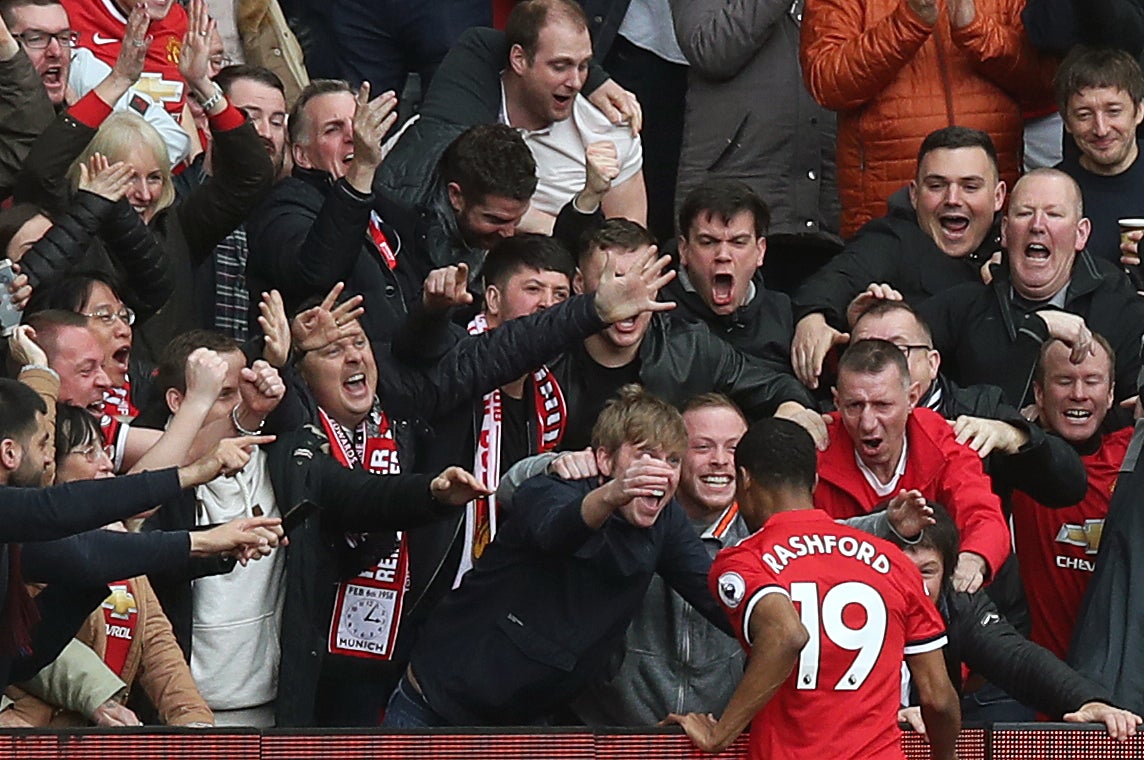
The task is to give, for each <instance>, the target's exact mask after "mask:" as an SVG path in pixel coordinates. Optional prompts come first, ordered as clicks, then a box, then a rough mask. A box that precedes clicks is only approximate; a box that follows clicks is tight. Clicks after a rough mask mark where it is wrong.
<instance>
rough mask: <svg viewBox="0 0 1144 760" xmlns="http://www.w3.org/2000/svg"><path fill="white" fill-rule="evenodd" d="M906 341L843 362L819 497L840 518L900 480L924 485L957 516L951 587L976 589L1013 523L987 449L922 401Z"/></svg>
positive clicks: (877, 501) (870, 346)
mask: <svg viewBox="0 0 1144 760" xmlns="http://www.w3.org/2000/svg"><path fill="white" fill-rule="evenodd" d="M919 393H920V391H919V388H918V386H917V384H916V383H912V382H911V381H910V370H909V366H908V364H907V363H906V357H905V355H904V354H903V352H902V350H901V349H899V348H898V347H897V346H895V345H894V344H893V343H888V342H886V341H883V340H863V341H858V342H857V343H854V344H853V345H851V346H850V347H849V348H848V349H847V350H846V353H844V354H843V355H842V359H841V360H840V361H839V365H838V385H837V387H836V388H835V389H834V405H835V406H836V407H837V409H838V413H837V414H834V415H832V416H831V421H830V423H829V425H828V429H829V433H830V445H829V446H828V447H827V448H826V450H825V451H822V452H820V453H819V455H818V475H819V482H818V486H817V488H815V491H814V503H815V505H816V506H817V507H818V508H819V509H821V510H823V511H824V512H826V513H827V514H829V515H830V516H831V517H834V518H839V519H841V518H846V517H853V516H854V515H861V514H866V513H868V512H874V511H877V510H878V509H880V508H881V507H883V506H884V505H885V501H886V500H887V499H889V498H890V497H891V496H893V495H895V494H897V493H899V492H900V491H901V490H903V489H907V490H908V489H917V490H919V491H921V493H922V494H923V495H924V496H925V497H926V498H927V499H930V500H931V501H936V502H938V503H939V504H943V505H945V507H946V508H947V509H948V510H949V511H950V514H952V515H953V519H954V521H955V522H956V523H957V527H958V530H959V531H961V536H962V551H961V554H960V555H959V557H958V562H957V567H956V569H955V570H954V575H953V582H954V588H956V589H957V590H958V591H976V590H977V589H978V588H980V587H981V586H982V584H983V583H984V582H985V581H986V580H987V579H989V578H990V577H991V576H992V574H993V573H995V572H996V571H997V569H998V568H1000V567H1001V565H1002V564H1003V563H1004V562H1005V558H1006V557H1007V556H1008V555H1009V529H1008V527H1007V526H1006V525H1005V518H1004V516H1003V515H1002V513H1001V500H1000V499H999V498H998V497H997V495H996V494H994V493H993V491H992V490H991V487H990V482H989V478H988V477H987V476H986V475H985V472H984V470H983V469H982V467H981V458H980V457H979V456H978V455H977V453H976V452H974V451H973V450H972V449H970V448H969V447H968V446H964V445H962V444H959V443H958V442H957V439H956V437H955V435H954V433H953V431H952V429H951V428H950V426H949V423H947V422H946V421H945V420H944V419H943V418H942V417H941V415H939V414H937V413H936V412H932V411H930V410H929V409H915V408H914V406H915V405H916V404H917V401H918V395H919Z"/></svg>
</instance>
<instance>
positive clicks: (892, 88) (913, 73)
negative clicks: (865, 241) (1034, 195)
mask: <svg viewBox="0 0 1144 760" xmlns="http://www.w3.org/2000/svg"><path fill="white" fill-rule="evenodd" d="M1024 5H1025V0H806V6H805V9H804V15H803V20H802V48H801V60H802V70H803V77H804V78H805V80H806V85H807V88H808V89H809V90H810V93H811V95H813V96H814V98H815V100H817V101H818V102H819V103H821V104H822V105H823V106H825V107H826V108H830V109H832V110H834V111H837V112H838V194H839V198H840V200H841V202H842V230H841V232H842V236H843V237H844V238H848V237H850V236H851V235H853V234H854V233H855V232H856V231H857V230H858V228H859V227H861V226H862V225H863V224H864V223H866V222H867V221H869V220H870V219H873V218H874V217H878V216H882V215H884V214H885V213H886V198H888V197H889V196H890V195H891V194H892V193H893V192H895V191H896V190H898V189H900V188H901V187H902V186H903V185H905V184H906V183H907V182H909V181H910V179H912V178H913V171H914V157H915V155H916V154H917V149H918V145H919V144H920V143H921V141H922V138H924V137H925V136H926V135H927V134H929V133H930V132H932V131H934V130H935V129H939V128H941V127H945V126H951V125H955V124H956V125H960V126H967V127H974V128H976V129H980V130H982V131H985V132H987V133H988V134H989V135H990V136H991V137H992V138H993V140H994V142H995V143H996V145H997V154H998V158H999V163H1000V168H1001V177H1002V179H1004V180H1005V182H1006V184H1007V185H1008V186H1009V187H1012V184H1013V181H1014V180H1015V179H1016V177H1017V167H1018V166H1019V159H1020V153H1021V133H1022V123H1023V122H1022V118H1021V107H1022V104H1025V103H1028V102H1030V101H1033V100H1036V99H1039V98H1041V97H1042V96H1043V95H1044V94H1045V93H1046V92H1047V91H1048V89H1049V85H1050V82H1051V79H1052V74H1053V67H1054V61H1053V60H1051V59H1049V58H1047V57H1043V56H1041V55H1039V54H1038V53H1037V52H1036V51H1034V50H1033V48H1032V47H1031V46H1030V44H1029V41H1028V39H1027V37H1026V35H1025V31H1024V27H1023V26H1022V24H1021V9H1022V8H1023V7H1024Z"/></svg>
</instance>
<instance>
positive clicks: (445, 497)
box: [148, 331, 480, 726]
mask: <svg viewBox="0 0 1144 760" xmlns="http://www.w3.org/2000/svg"><path fill="white" fill-rule="evenodd" d="M204 345H205V346H207V347H208V348H212V349H213V350H216V351H218V352H219V354H220V355H221V356H222V357H223V359H224V360H225V361H226V362H227V365H228V368H227V377H226V380H225V382H224V383H223V389H222V391H221V393H220V394H219V396H218V400H217V401H216V402H215V403H214V405H212V407H211V408H210V410H209V411H208V412H207V414H206V416H205V420H204V423H203V426H202V428H201V429H200V431H199V433H198V435H196V437H195V439H194V441H193V442H192V444H191V446H190V450H189V452H188V455H189V456H195V455H196V454H197V453H198V452H199V451H200V450H202V449H204V448H208V447H210V446H211V445H212V443H213V441H214V440H215V439H216V438H217V437H219V436H220V435H226V434H228V433H229V431H231V430H234V429H237V428H238V423H237V421H236V420H238V419H239V417H238V415H237V414H236V411H237V407H236V398H237V387H238V385H239V383H240V378H241V377H242V376H243V374H244V373H249V370H247V369H246V367H245V365H246V362H245V358H244V357H243V355H242V352H241V351H240V350H239V346H238V344H237V343H235V342H234V341H232V340H229V339H226V338H224V337H223V336H220V335H217V334H212V333H207V332H204V331H194V332H191V333H187V334H185V335H183V336H180V337H179V338H178V339H177V340H176V341H174V342H172V344H171V345H170V346H169V347H168V352H167V355H166V356H165V357H164V360H163V361H162V362H161V363H160V366H159V374H158V378H157V381H156V382H157V384H158V385H159V387H160V389H161V390H162V391H163V393H164V395H165V398H166V400H167V404H168V407H169V408H170V409H171V410H172V411H175V410H177V409H179V408H180V407H181V406H182V403H183V400H184V398H185V395H184V394H185V391H184V388H185V379H184V367H185V366H186V358H187V356H188V355H189V354H190V353H191V351H193V350H194V349H196V348H198V347H200V346H204ZM274 379H276V378H268V377H266V376H264V377H263V378H262V379H261V380H260V381H259V384H260V387H259V390H260V392H262V393H263V394H264V395H266V396H267V397H268V398H271V399H273V398H280V397H281V395H282V393H283V392H284V387H283V386H282V385H281V383H280V382H272V380H274ZM240 432H241V431H240ZM327 452H328V448H326V442H325V439H324V438H323V437H322V435H321V433H320V432H318V431H316V430H314V429H313V428H310V427H304V428H302V429H300V430H298V431H295V432H292V433H289V434H285V435H282V436H280V437H279V438H278V440H277V441H276V442H275V443H272V444H270V445H269V446H265V447H255V448H254V449H253V450H252V452H251V461H250V463H249V464H248V465H247V466H246V467H245V468H243V470H242V471H241V472H239V473H236V474H235V475H234V476H233V477H231V478H227V479H221V478H216V479H215V480H213V481H211V482H210V483H207V484H204V485H203V486H201V487H200V488H198V489H196V490H195V492H193V493H188V494H184V495H183V496H181V497H180V498H178V499H176V500H173V501H171V502H169V503H167V504H166V505H165V506H164V508H162V509H160V510H159V512H158V513H157V514H156V515H155V516H154V517H152V518H150V520H149V522H148V524H149V525H150V526H153V527H158V528H162V529H167V530H169V529H187V528H191V527H193V526H196V525H202V524H210V523H214V522H218V521H220V520H225V519H229V518H230V517H233V516H237V515H253V514H263V515H268V516H284V515H286V514H287V513H289V512H290V510H291V509H292V508H295V507H298V506H299V505H303V504H304V503H306V502H313V504H315V505H317V506H318V508H319V509H320V510H321V511H320V512H318V513H317V514H316V515H312V516H310V517H307V518H305V519H300V521H299V522H298V524H296V525H292V526H291V527H292V531H291V533H290V539H291V542H290V549H289V551H287V552H283V551H276V552H274V553H273V554H272V555H271V556H270V557H269V558H267V559H266V560H264V561H263V562H261V563H259V564H258V565H257V566H254V567H253V568H251V567H247V568H241V570H239V571H235V572H233V573H230V574H227V575H225V576H209V577H202V578H198V579H197V580H195V583H194V585H193V586H192V584H191V580H192V578H191V577H188V576H187V575H186V574H172V575H168V576H166V577H159V576H157V575H153V576H152V582H153V585H154V586H155V590H156V592H157V593H158V594H159V597H160V600H161V601H162V603H163V607H164V609H165V610H166V612H167V615H168V617H169V618H170V619H171V624H172V627H173V629H174V632H175V636H176V638H177V639H178V641H179V644H180V646H181V647H182V648H183V651H184V654H185V655H186V656H187V657H188V659H189V660H190V662H191V670H192V674H193V675H194V676H195V680H196V682H197V683H198V685H199V690H200V691H201V692H202V694H203V696H204V698H205V699H206V700H207V703H208V704H209V705H210V706H211V708H212V710H214V712H215V716H216V721H220V722H221V723H222V724H227V725H273V724H275V723H276V724H277V725H280V726H295V725H309V724H310V723H312V721H313V713H314V709H315V705H314V699H315V691H316V684H317V681H318V674H319V669H320V667H321V661H322V658H321V655H320V653H321V652H323V651H325V649H326V639H327V636H328V634H329V620H330V615H331V614H332V606H333V602H334V599H333V590H334V588H335V587H336V584H337V581H338V578H339V576H338V573H339V569H340V567H341V566H340V564H339V560H340V555H341V553H342V546H344V540H343V539H341V536H342V534H343V533H345V532H346V531H354V532H362V531H371V530H372V531H379V532H391V531H392V530H393V529H395V528H398V527H412V526H413V525H416V524H423V523H426V522H431V521H433V520H435V519H440V518H442V517H446V516H448V515H449V514H451V513H453V512H454V511H455V505H457V504H463V503H464V502H465V501H468V500H469V499H471V498H473V495H474V493H475V492H476V491H478V490H480V489H479V487H478V486H477V485H476V483H475V481H473V479H472V476H471V475H468V474H467V473H465V472H463V471H462V470H460V469H459V468H449V469H447V470H445V471H444V472H442V473H441V474H440V475H439V476H437V477H433V476H430V475H413V474H401V475H394V476H392V477H376V476H374V475H371V474H370V473H368V472H362V471H355V470H349V469H346V468H344V467H342V466H341V465H340V464H339V463H338V462H337V461H335V460H334V459H333V458H331V457H330V456H329V455H328V453H327ZM302 509H303V513H305V512H306V509H307V508H306V507H303V508H302ZM200 575H201V573H200ZM368 612H369V610H368V609H363V610H362V614H363V615H364V614H368Z"/></svg>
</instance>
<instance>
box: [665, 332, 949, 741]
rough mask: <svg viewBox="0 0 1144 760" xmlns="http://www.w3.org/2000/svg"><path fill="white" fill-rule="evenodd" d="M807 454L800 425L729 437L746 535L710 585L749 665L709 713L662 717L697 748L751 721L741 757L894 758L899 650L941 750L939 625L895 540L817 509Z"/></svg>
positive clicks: (943, 713)
mask: <svg viewBox="0 0 1144 760" xmlns="http://www.w3.org/2000/svg"><path fill="white" fill-rule="evenodd" d="M900 355H901V354H900V353H899V356H900ZM815 456H816V455H815V447H814V443H813V441H812V440H811V438H810V436H809V434H807V433H806V431H804V430H803V429H802V428H800V427H798V426H797V425H796V424H795V423H793V422H790V421H787V420H781V419H768V420H763V421H762V422H760V423H757V424H756V425H754V426H752V428H751V429H750V430H749V431H748V432H747V434H746V436H744V437H743V439H742V440H741V441H740V442H739V445H738V447H737V448H736V450H735V464H736V469H737V473H738V478H737V488H736V497H737V500H738V504H739V511H740V514H741V515H742V516H743V519H744V520H745V521H746V522H747V526H748V527H749V528H751V529H754V530H757V532H756V533H755V534H754V535H752V536H750V537H749V538H746V539H744V540H743V541H741V542H740V543H739V544H738V545H736V546H735V547H733V548H730V549H725V550H723V551H722V552H720V553H719V555H718V556H717V557H716V558H715V564H714V565H713V566H712V568H711V574H710V576H709V578H710V581H709V582H710V587H711V591H712V593H713V594H714V595H715V596H716V597H717V598H718V599H719V602H720V604H721V605H722V607H723V609H724V611H725V612H726V613H727V616H728V617H729V618H730V620H731V624H732V626H733V627H734V628H735V630H736V633H737V634H738V636H739V639H740V642H741V643H742V645H743V647H744V649H746V650H747V651H748V653H749V654H748V656H747V666H746V669H745V671H744V673H743V678H742V680H741V681H740V682H739V686H738V687H737V688H736V689H735V693H734V694H733V695H732V697H731V701H730V702H729V703H728V705H727V709H726V710H725V711H724V712H723V715H722V717H721V718H720V719H719V720H718V721H716V720H715V719H714V718H713V717H711V716H710V715H700V714H698V713H689V714H687V715H671V716H669V717H668V721H669V722H675V723H679V724H681V725H682V726H683V727H684V729H685V730H686V731H687V734H688V736H689V737H691V739H692V741H693V742H695V744H696V745H697V746H699V747H700V748H701V749H703V750H705V751H708V752H718V751H721V750H722V749H724V748H726V747H727V746H728V745H729V744H730V743H731V742H732V741H734V740H735V738H736V737H737V736H738V735H739V734H740V733H741V732H742V730H743V729H744V728H745V727H746V726H747V724H748V722H749V723H750V724H751V734H750V750H749V754H748V757H749V758H751V759H752V760H761V758H768V760H780V759H781V758H804V757H829V758H902V757H904V755H903V754H902V750H901V746H900V733H899V730H898V725H897V710H898V704H899V700H900V697H901V664H902V658H903V655H904V656H905V659H906V664H907V665H908V666H909V669H910V673H911V676H912V678H913V683H914V684H915V685H916V686H917V689H918V693H919V695H920V698H921V703H922V714H923V715H924V716H925V720H926V725H927V726H928V728H929V737H930V740H931V742H932V745H933V746H932V756H933V757H934V758H953V757H955V756H956V755H955V752H954V741H955V740H956V738H957V733H958V730H959V728H960V725H961V713H960V709H959V706H958V699H957V693H956V692H955V691H954V689H953V685H952V684H951V683H950V681H949V675H948V674H947V673H946V669H945V661H944V658H943V655H942V647H944V646H945V644H946V637H945V624H944V623H943V622H942V619H941V616H940V614H938V611H937V608H936V607H935V606H934V605H933V603H932V602H931V601H930V600H929V599H927V598H926V593H925V588H924V585H923V583H922V578H921V575H920V573H919V572H918V570H917V568H916V567H914V565H913V563H912V562H911V561H910V560H909V559H908V558H907V557H906V556H905V555H904V554H902V552H901V551H900V550H899V549H897V548H895V547H894V546H893V545H891V544H890V543H888V542H886V541H883V540H881V539H878V538H874V537H873V536H871V535H869V534H867V533H863V532H861V531H858V530H854V529H851V528H848V527H846V526H843V525H839V524H837V523H835V522H834V521H833V520H832V519H831V518H830V516H828V515H827V514H825V513H823V512H822V511H821V510H817V509H815V504H814V501H813V493H814V487H815V483H816V477H815V470H816V460H815ZM760 528H761V529H760ZM754 642H761V644H760V646H759V647H758V648H755V647H754V646H753V643H754ZM839 715H846V716H847V721H846V730H845V731H841V732H840V731H838V726H837V722H836V720H835V719H834V718H833V717H832V716H839Z"/></svg>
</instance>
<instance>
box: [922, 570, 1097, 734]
mask: <svg viewBox="0 0 1144 760" xmlns="http://www.w3.org/2000/svg"><path fill="white" fill-rule="evenodd" d="M945 596H946V601H947V604H948V607H949V620H948V624H949V635H950V638H953V637H954V636H956V637H957V638H958V639H960V644H959V648H960V650H961V652H962V657H963V658H964V660H965V664H966V665H968V666H969V667H970V669H971V670H973V671H974V672H977V673H980V674H981V675H983V676H985V677H986V678H987V679H989V680H990V681H991V682H993V683H995V684H997V685H998V686H1000V687H1001V688H1002V689H1004V690H1005V691H1006V692H1008V693H1009V694H1010V695H1011V696H1013V697H1014V698H1015V699H1016V700H1017V701H1019V702H1022V703H1024V704H1027V705H1029V706H1031V707H1035V708H1036V709H1038V710H1040V711H1041V712H1044V713H1046V714H1048V715H1050V716H1052V718H1053V719H1060V717H1061V716H1062V715H1064V714H1065V713H1068V712H1072V711H1073V710H1076V709H1077V708H1079V707H1080V706H1081V705H1083V704H1085V703H1086V702H1094V701H1095V702H1108V703H1111V699H1110V697H1109V695H1108V693H1107V692H1106V691H1105V690H1104V689H1103V688H1101V687H1100V686H1099V685H1097V684H1096V683H1093V682H1092V681H1090V680H1088V679H1087V678H1085V677H1084V676H1082V675H1080V674H1079V673H1077V672H1076V671H1075V670H1073V669H1072V668H1070V667H1069V666H1068V665H1066V664H1065V663H1063V662H1061V661H1060V660H1059V659H1057V657H1056V656H1055V655H1053V653H1052V652H1050V651H1049V650H1047V649H1045V648H1044V647H1041V646H1038V645H1037V644H1034V643H1033V642H1031V641H1029V640H1028V639H1026V638H1025V637H1024V636H1022V635H1021V634H1020V633H1019V632H1018V631H1017V629H1016V628H1014V627H1013V626H1012V625H1011V624H1010V623H1009V621H1008V620H1006V619H1005V618H1004V617H1003V616H1002V615H1001V614H1000V613H999V612H998V611H997V608H996V606H994V604H993V602H992V601H991V600H990V599H989V596H988V595H987V594H985V593H984V592H981V591H979V592H977V593H975V594H965V593H962V592H957V591H952V592H951V591H946V593H945Z"/></svg>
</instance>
